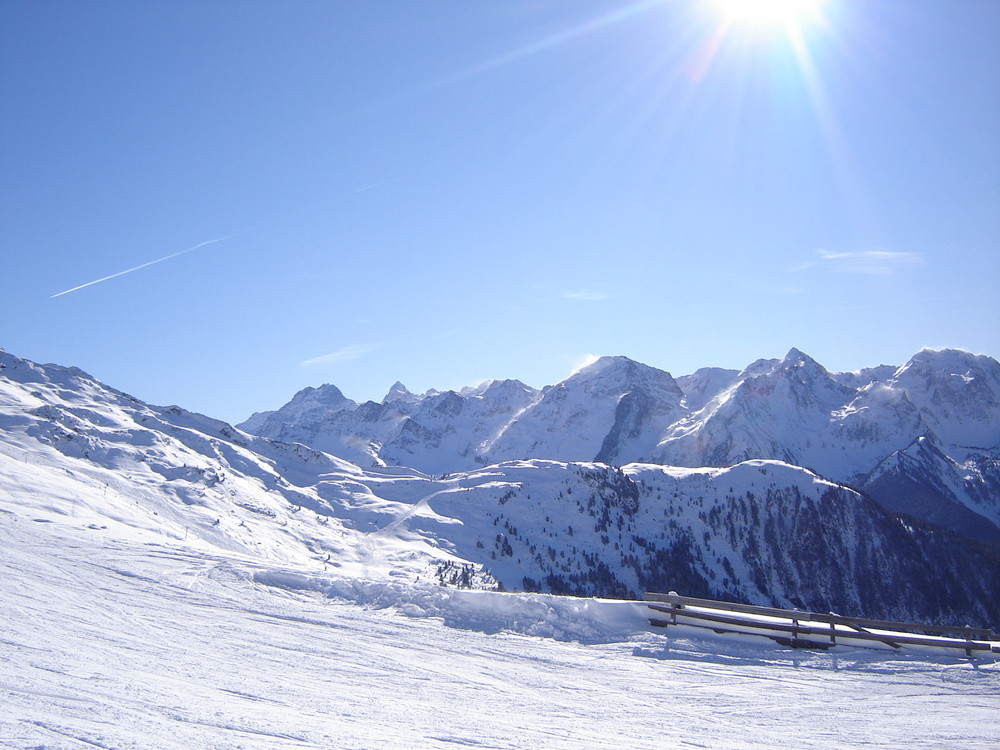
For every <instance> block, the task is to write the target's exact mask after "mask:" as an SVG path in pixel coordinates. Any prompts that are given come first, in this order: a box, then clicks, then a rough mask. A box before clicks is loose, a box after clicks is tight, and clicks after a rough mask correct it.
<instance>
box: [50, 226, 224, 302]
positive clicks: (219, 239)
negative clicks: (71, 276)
mask: <svg viewBox="0 0 1000 750" xmlns="http://www.w3.org/2000/svg"><path fill="white" fill-rule="evenodd" d="M240 234H243V233H242V232H238V233H237V234H229V235H226V236H225V237H216V238H215V239H214V240H205V241H204V242H199V243H198V244H197V245H192V246H191V247H189V248H186V249H184V250H180V251H178V252H176V253H171V254H170V255H164V256H163V257H162V258H157V259H156V260H151V261H147V262H146V263H142V264H140V265H138V266H134V267H132V268H126V269H125V270H124V271H119V272H118V273H113V274H111V275H110V276H103V277H101V278H99V279H94V280H93V281H88V282H87V283H86V284H80V285H79V286H75V287H73V288H72V289H66V290H64V291H62V292H56V293H55V294H53V295H52V296H51V297H49V299H55V298H56V297H62V296H63V295H64V294H69V293H70V292H78V291H80V290H81V289H86V288H87V287H88V286H94V284H100V283H102V282H105V281H111V279H117V278H118V277H119V276H124V275H125V274H129V273H132V272H134V271H140V270H142V269H143V268H149V267H150V266H155V265H156V264H157V263H162V262H163V261H165V260H170V259H171V258H178V257H180V256H181V255H187V254H188V253H193V252H194V251H195V250H197V249H199V248H202V247H205V245H214V244H215V243H216V242H224V241H226V240H231V239H233V238H234V237H238V236H239V235H240Z"/></svg>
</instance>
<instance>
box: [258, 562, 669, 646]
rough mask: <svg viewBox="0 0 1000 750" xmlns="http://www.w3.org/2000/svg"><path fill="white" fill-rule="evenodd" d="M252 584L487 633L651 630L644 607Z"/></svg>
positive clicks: (275, 581)
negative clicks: (431, 618) (316, 594)
mask: <svg viewBox="0 0 1000 750" xmlns="http://www.w3.org/2000/svg"><path fill="white" fill-rule="evenodd" d="M253 580H254V581H255V582H256V583H259V584H263V585H267V586H275V587H278V588H283V589H289V590H299V591H312V592H318V593H320V594H322V595H323V596H326V597H329V598H331V599H337V600H340V601H345V602H351V603H353V604H359V605H361V606H364V607H367V608H370V609H387V608H391V609H393V610H395V611H397V612H399V613H401V614H404V615H407V616H410V617H436V618H440V619H441V620H442V621H443V622H444V624H445V625H447V626H449V627H453V628H459V629H462V630H476V631H480V632H483V633H499V632H508V633H518V634H522V635H530V636H539V637H543V638H551V639H554V640H558V641H578V642H581V643H614V642H620V641H623V640H627V639H628V638H629V637H630V636H633V635H636V634H638V633H641V632H646V631H648V629H649V622H648V619H647V618H648V616H649V610H648V609H647V608H646V606H645V605H644V604H643V603H641V602H630V601H620V600H610V599H585V598H572V597H562V596H554V595H551V594H525V593H517V594H509V593H500V592H495V591H473V590H466V589H455V588H449V587H444V586H437V585H421V584H416V585H414V584H412V583H402V582H396V581H388V582H386V581H372V580H364V579H359V578H341V577H332V578H330V577H320V576H308V575H302V574H300V573H295V572H290V571H279V570H258V571H256V572H255V573H254V574H253Z"/></svg>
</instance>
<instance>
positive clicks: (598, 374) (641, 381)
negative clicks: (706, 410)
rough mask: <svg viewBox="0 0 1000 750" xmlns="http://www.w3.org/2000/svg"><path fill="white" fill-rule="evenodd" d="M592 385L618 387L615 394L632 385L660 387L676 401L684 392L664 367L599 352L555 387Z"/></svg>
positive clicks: (628, 389) (654, 388)
mask: <svg viewBox="0 0 1000 750" xmlns="http://www.w3.org/2000/svg"><path fill="white" fill-rule="evenodd" d="M578 386H583V387H584V388H585V389H588V390H589V389H591V388H594V387H595V386H597V387H599V388H601V389H604V388H608V389H611V390H618V392H619V395H621V394H623V393H625V392H627V391H630V390H634V389H637V388H638V389H644V390H646V389H649V390H654V391H662V392H665V393H669V394H671V398H673V397H674V396H676V398H677V400H678V401H679V400H680V399H681V398H683V396H684V392H683V391H682V390H681V388H680V386H678V385H677V381H675V380H674V378H673V376H672V375H671V374H670V373H669V372H667V371H666V370H660V369H659V368H656V367H651V366H650V365H645V364H643V363H642V362H637V361H636V360H634V359H630V358H629V357H624V356H603V357H598V358H597V359H596V360H594V361H593V362H591V363H589V364H587V365H585V366H584V367H581V368H580V369H578V370H577V371H576V372H574V373H573V374H571V375H570V376H569V377H568V378H566V379H565V380H562V381H561V382H559V383H557V384H556V387H563V388H576V387H578Z"/></svg>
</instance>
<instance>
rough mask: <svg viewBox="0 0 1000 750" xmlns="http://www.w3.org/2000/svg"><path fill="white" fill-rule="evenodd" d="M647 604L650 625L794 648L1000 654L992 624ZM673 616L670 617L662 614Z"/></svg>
mask: <svg viewBox="0 0 1000 750" xmlns="http://www.w3.org/2000/svg"><path fill="white" fill-rule="evenodd" d="M645 600H646V606H648V607H649V608H650V609H652V610H653V611H655V612H657V613H658V616H656V617H651V618H649V622H650V624H651V625H653V626H656V627H669V626H671V625H688V626H693V627H701V628H710V629H712V630H713V631H715V632H716V633H742V634H744V635H760V636H764V637H766V638H770V639H771V640H773V641H775V642H777V643H779V644H781V645H783V646H791V647H793V648H811V649H829V648H831V647H833V646H836V645H838V644H839V645H856V646H867V647H876V648H886V647H888V648H892V649H894V650H900V649H903V648H904V647H907V646H918V647H927V648H943V649H959V650H961V651H964V652H965V655H966V656H968V657H974V656H977V655H985V654H1000V634H997V633H994V632H992V631H991V630H990V629H988V628H971V627H968V626H966V627H958V626H950V625H923V624H920V623H910V622H893V621H889V620H873V619H868V618H863V617H845V616H843V615H839V614H836V613H833V612H830V613H828V614H821V613H818V612H803V611H800V610H797V609H778V608H775V607H759V606H755V605H752V604H735V603H732V602H721V601H714V600H712V599H697V598H694V597H690V596H681V595H679V594H676V593H674V592H670V593H669V594H657V593H647V594H646V595H645ZM664 614H665V615H668V616H669V617H668V618H664V617H662V615H664Z"/></svg>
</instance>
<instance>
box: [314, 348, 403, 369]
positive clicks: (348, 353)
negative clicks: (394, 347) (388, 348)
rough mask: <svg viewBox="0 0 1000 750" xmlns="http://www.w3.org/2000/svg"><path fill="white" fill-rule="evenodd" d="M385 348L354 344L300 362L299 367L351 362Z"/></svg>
mask: <svg viewBox="0 0 1000 750" xmlns="http://www.w3.org/2000/svg"><path fill="white" fill-rule="evenodd" d="M383 346H384V345H383V344H353V345H351V346H345V347H343V348H341V349H338V350H337V351H335V352H330V353H329V354H323V355H321V356H319V357H313V358H312V359H306V360H303V361H302V362H299V367H315V366H316V365H329V364H334V363H336V362H350V361H351V360H354V359H360V358H361V357H363V356H365V355H366V354H371V353H372V352H374V351H378V350H379V349H381V348H382V347H383Z"/></svg>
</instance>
